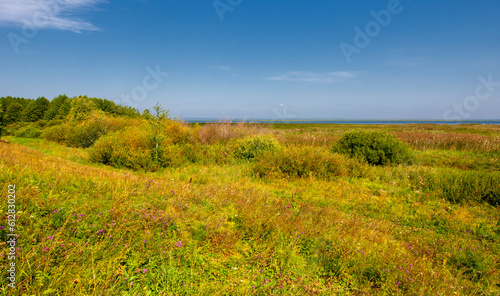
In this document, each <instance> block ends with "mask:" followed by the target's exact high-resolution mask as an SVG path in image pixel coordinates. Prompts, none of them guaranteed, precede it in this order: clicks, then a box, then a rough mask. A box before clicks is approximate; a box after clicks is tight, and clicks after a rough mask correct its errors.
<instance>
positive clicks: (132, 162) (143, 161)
mask: <svg viewBox="0 0 500 296" xmlns="http://www.w3.org/2000/svg"><path fill="white" fill-rule="evenodd" d="M152 153H153V143H152V141H151V131H150V127H149V126H147V125H141V126H133V127H129V128H126V129H123V130H119V131H116V132H114V133H109V134H107V135H105V136H103V137H101V138H100V139H99V140H98V141H97V142H96V143H95V144H94V146H93V147H92V149H91V151H90V154H89V155H90V159H91V160H92V161H94V162H99V163H104V164H110V165H112V166H115V167H126V168H131V169H135V170H139V169H144V170H155V169H156V168H157V166H158V165H157V164H155V163H154V161H153V157H152Z"/></svg>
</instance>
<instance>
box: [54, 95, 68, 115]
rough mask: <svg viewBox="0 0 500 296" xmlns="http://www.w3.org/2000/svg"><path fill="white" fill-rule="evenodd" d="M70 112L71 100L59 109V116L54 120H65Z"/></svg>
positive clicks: (63, 103)
mask: <svg viewBox="0 0 500 296" xmlns="http://www.w3.org/2000/svg"><path fill="white" fill-rule="evenodd" d="M70 110H71V99H67V100H64V101H63V102H62V104H61V106H60V107H59V109H57V114H56V116H55V117H54V119H64V118H65V117H66V116H67V115H68V114H69V111H70Z"/></svg>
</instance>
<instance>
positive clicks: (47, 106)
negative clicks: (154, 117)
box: [0, 95, 140, 125]
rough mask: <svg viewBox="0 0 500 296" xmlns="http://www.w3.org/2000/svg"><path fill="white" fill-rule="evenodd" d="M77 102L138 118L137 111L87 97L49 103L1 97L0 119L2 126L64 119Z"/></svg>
mask: <svg viewBox="0 0 500 296" xmlns="http://www.w3.org/2000/svg"><path fill="white" fill-rule="evenodd" d="M82 99H83V100H82ZM78 101H80V102H81V101H86V102H89V101H90V102H92V105H93V108H95V109H98V110H101V111H103V112H105V113H107V114H109V115H114V116H127V117H138V116H140V112H139V110H137V109H135V108H132V107H129V106H122V105H117V104H115V103H114V102H112V101H110V100H106V99H100V98H89V97H87V96H78V97H73V98H69V97H68V96H66V95H59V96H57V97H55V98H54V99H53V100H52V101H49V100H48V99H47V98H45V97H39V98H37V99H36V100H35V99H25V98H19V97H11V96H7V97H1V98H0V118H2V124H3V125H7V124H11V123H16V122H36V121H39V120H46V121H50V120H55V119H56V120H57V119H64V118H65V117H66V116H67V115H68V114H69V113H70V110H71V109H72V108H75V107H76V108H78V107H77V106H75V103H77V102H78ZM76 105H78V104H76Z"/></svg>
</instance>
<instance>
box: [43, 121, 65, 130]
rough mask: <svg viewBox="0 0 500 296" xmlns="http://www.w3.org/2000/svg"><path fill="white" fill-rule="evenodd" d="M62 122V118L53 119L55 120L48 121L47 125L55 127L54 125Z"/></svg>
mask: <svg viewBox="0 0 500 296" xmlns="http://www.w3.org/2000/svg"><path fill="white" fill-rule="evenodd" d="M61 124H63V121H62V120H61V119H53V120H51V121H49V122H47V125H46V126H45V127H46V128H47V127H53V126H56V125H61Z"/></svg>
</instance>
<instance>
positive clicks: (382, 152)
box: [332, 131, 412, 165]
mask: <svg viewBox="0 0 500 296" xmlns="http://www.w3.org/2000/svg"><path fill="white" fill-rule="evenodd" d="M332 150H333V151H334V152H338V153H342V154H346V155H348V156H350V157H355V158H358V159H360V160H363V161H366V162H368V163H370V164H374V165H386V164H403V163H411V160H412V156H411V150H410V148H409V147H408V145H406V144H405V143H403V142H401V141H400V140H398V139H396V138H395V137H394V136H392V135H389V134H386V133H382V132H371V131H352V132H347V133H345V134H344V135H343V136H342V137H341V138H340V140H339V141H338V142H337V143H336V144H335V146H334V147H333V149H332Z"/></svg>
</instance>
